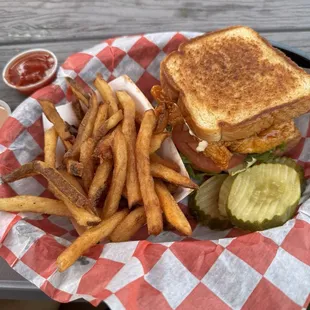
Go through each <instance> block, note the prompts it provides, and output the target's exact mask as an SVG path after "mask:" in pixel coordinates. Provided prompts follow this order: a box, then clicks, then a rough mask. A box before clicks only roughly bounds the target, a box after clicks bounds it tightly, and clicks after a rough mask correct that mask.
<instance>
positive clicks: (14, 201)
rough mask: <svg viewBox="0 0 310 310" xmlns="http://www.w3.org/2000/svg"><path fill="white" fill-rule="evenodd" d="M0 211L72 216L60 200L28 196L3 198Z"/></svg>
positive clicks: (0, 201) (0, 202) (0, 200)
mask: <svg viewBox="0 0 310 310" xmlns="http://www.w3.org/2000/svg"><path fill="white" fill-rule="evenodd" d="M0 210H1V211H7V212H35V213H43V214H50V215H58V216H67V217H69V216H71V213H70V212H69V211H68V208H67V207H66V206H65V204H64V203H63V202H62V201H60V200H55V199H49V198H43V197H37V196H27V195H25V196H23V195H21V196H16V197H11V198H1V199H0Z"/></svg>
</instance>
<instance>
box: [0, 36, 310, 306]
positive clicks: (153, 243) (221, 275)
mask: <svg viewBox="0 0 310 310" xmlns="http://www.w3.org/2000/svg"><path fill="white" fill-rule="evenodd" d="M198 34H199V33H192V32H167V33H155V34H145V35H136V36H126V37H119V38H113V39H109V40H106V41H104V42H102V43H100V44H98V45H96V46H94V47H92V48H90V49H88V50H86V51H83V52H80V53H76V54H74V55H72V56H70V57H69V58H68V59H67V60H66V61H65V62H64V64H63V65H62V66H61V68H60V69H59V72H58V78H57V80H56V81H55V83H54V84H52V85H50V86H47V87H45V88H43V89H41V90H39V91H37V92H36V93H34V94H33V95H32V96H31V97H29V98H28V99H26V100H25V101H24V102H23V103H22V104H21V105H20V106H19V107H18V108H17V109H16V110H15V111H14V113H13V114H12V116H11V117H10V118H9V119H8V121H7V122H6V123H5V124H4V126H3V127H2V129H1V132H0V173H1V175H3V174H6V173H8V172H10V171H12V170H13V169H15V168H17V167H19V166H20V165H22V164H25V163H27V162H30V161H32V160H34V159H38V158H42V148H43V128H42V117H41V116H42V111H41V108H40V105H39V103H38V101H37V99H38V98H48V99H50V100H52V101H53V102H54V103H55V104H64V103H65V102H66V100H65V99H66V98H65V97H66V96H65V94H66V84H65V81H64V77H65V76H70V77H72V78H74V79H76V80H78V81H79V82H81V83H83V84H84V85H85V86H86V83H90V84H91V83H92V81H93V80H94V78H95V74H96V73H97V72H100V73H102V75H103V77H104V78H105V79H106V80H109V81H110V80H112V79H114V78H115V77H118V76H120V75H123V74H127V75H128V76H129V77H130V78H131V79H132V80H133V81H134V82H135V83H136V84H137V86H138V87H139V88H140V89H141V90H142V91H143V92H144V94H145V95H146V96H147V97H148V98H149V99H150V100H151V99H152V98H151V96H150V89H151V87H152V86H153V85H154V84H158V83H159V64H160V61H161V60H162V59H163V57H164V56H165V55H166V54H167V53H170V52H171V51H173V50H175V49H177V47H178V46H179V44H180V43H181V42H183V41H186V40H187V39H189V38H192V37H194V36H197V35H198ZM296 123H297V125H298V127H299V129H300V131H301V133H302V137H303V138H302V140H301V142H300V143H299V145H298V146H297V147H296V148H295V149H294V150H293V151H292V152H291V154H290V155H291V156H292V157H293V158H295V159H296V160H297V161H298V162H299V164H301V165H302V166H303V167H304V168H305V172H306V176H310V166H309V161H310V126H309V115H304V116H302V117H300V118H299V119H298V120H297V121H296ZM0 192H1V197H11V196H15V195H22V194H31V195H40V196H44V197H50V196H51V194H50V193H49V192H48V190H47V189H46V182H45V180H44V179H43V178H41V177H31V178H27V179H24V180H20V181H16V182H14V183H11V184H2V183H1V184H0ZM309 195H310V185H309V186H307V189H306V191H305V193H304V195H303V197H302V205H301V207H300V208H299V211H298V214H297V216H296V217H295V218H294V219H292V220H290V221H288V222H287V223H286V224H285V225H283V226H282V227H278V228H274V229H269V230H266V231H262V232H255V233H248V234H246V233H245V232H243V231H241V230H238V229H236V228H233V229H229V230H225V231H213V230H210V229H209V228H206V227H202V226H199V225H196V224H195V223H194V222H193V223H192V225H193V235H192V237H191V238H187V237H184V236H181V235H179V234H178V233H177V232H175V231H165V232H163V233H162V234H160V235H159V236H156V237H155V236H150V237H147V235H146V233H145V232H146V230H145V229H143V230H142V231H141V232H140V234H139V236H137V238H136V239H138V240H135V241H130V242H126V243H109V244H105V245H103V244H99V245H97V246H95V247H92V248H91V249H90V250H89V251H88V252H87V253H85V255H84V256H83V257H82V258H80V259H79V260H78V261H77V262H76V263H75V264H74V265H73V266H72V267H70V268H69V269H68V270H67V271H66V272H63V273H60V272H58V271H57V268H56V258H57V256H58V255H59V254H60V253H61V252H62V251H63V250H64V249H65V247H67V246H68V245H69V244H70V242H71V241H72V240H73V239H75V238H76V236H77V234H76V232H75V230H74V228H73V226H72V224H71V223H70V221H69V220H68V219H66V218H62V217H57V216H46V215H40V214H33V213H19V214H11V213H7V212H1V213H0V242H1V244H0V255H1V256H2V257H3V258H4V259H5V260H6V261H7V262H8V263H9V264H10V266H11V267H12V268H13V269H14V270H15V271H17V272H18V273H20V274H21V275H22V276H23V277H25V278H26V279H28V280H29V281H31V282H32V283H33V284H35V285H36V286H37V287H39V288H40V289H41V290H42V291H43V292H45V293H46V294H47V295H49V296H50V297H51V298H53V299H55V300H57V301H59V302H69V301H72V300H75V299H78V298H84V299H86V300H88V301H90V302H91V303H92V304H93V305H97V304H99V303H100V302H101V301H102V300H104V301H105V302H106V303H107V304H108V305H109V306H110V307H111V308H112V309H144V310H145V309H163V310H165V309H230V308H232V309H271V308H273V309H302V308H306V305H307V304H308V303H309V293H310V266H309V265H310V239H309V236H310V200H307V199H308V197H309ZM183 204H184V205H185V204H186V201H184V202H183ZM143 239H145V240H143Z"/></svg>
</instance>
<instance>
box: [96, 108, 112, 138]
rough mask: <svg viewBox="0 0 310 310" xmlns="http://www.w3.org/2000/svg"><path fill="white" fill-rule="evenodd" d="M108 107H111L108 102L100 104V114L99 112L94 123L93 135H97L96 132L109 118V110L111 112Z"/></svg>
mask: <svg viewBox="0 0 310 310" xmlns="http://www.w3.org/2000/svg"><path fill="white" fill-rule="evenodd" d="M108 109H109V106H108V104H107V103H103V104H100V105H99V108H98V114H97V117H96V121H95V124H94V130H93V137H95V136H96V133H97V131H98V129H99V128H100V126H101V125H103V123H104V122H105V121H106V120H107V118H108V112H109V111H108Z"/></svg>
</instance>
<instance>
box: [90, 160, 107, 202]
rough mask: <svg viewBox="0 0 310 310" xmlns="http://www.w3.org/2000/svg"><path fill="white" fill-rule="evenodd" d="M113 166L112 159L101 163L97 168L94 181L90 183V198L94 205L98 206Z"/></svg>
mask: <svg viewBox="0 0 310 310" xmlns="http://www.w3.org/2000/svg"><path fill="white" fill-rule="evenodd" d="M112 168H113V162H112V160H106V161H104V162H102V164H100V165H99V166H98V168H97V170H96V173H95V176H94V178H93V181H92V183H91V185H90V188H89V192H88V198H89V199H90V201H91V202H92V204H93V205H95V206H97V205H98V202H99V200H100V197H101V195H102V193H103V192H104V190H105V189H107V186H108V180H109V176H110V174H111V171H112Z"/></svg>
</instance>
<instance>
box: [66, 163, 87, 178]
mask: <svg viewBox="0 0 310 310" xmlns="http://www.w3.org/2000/svg"><path fill="white" fill-rule="evenodd" d="M66 167H67V172H68V173H70V174H71V175H74V176H76V177H81V176H82V174H83V170H84V166H83V164H82V163H80V162H78V161H76V160H73V159H69V160H68V161H67V163H66Z"/></svg>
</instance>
